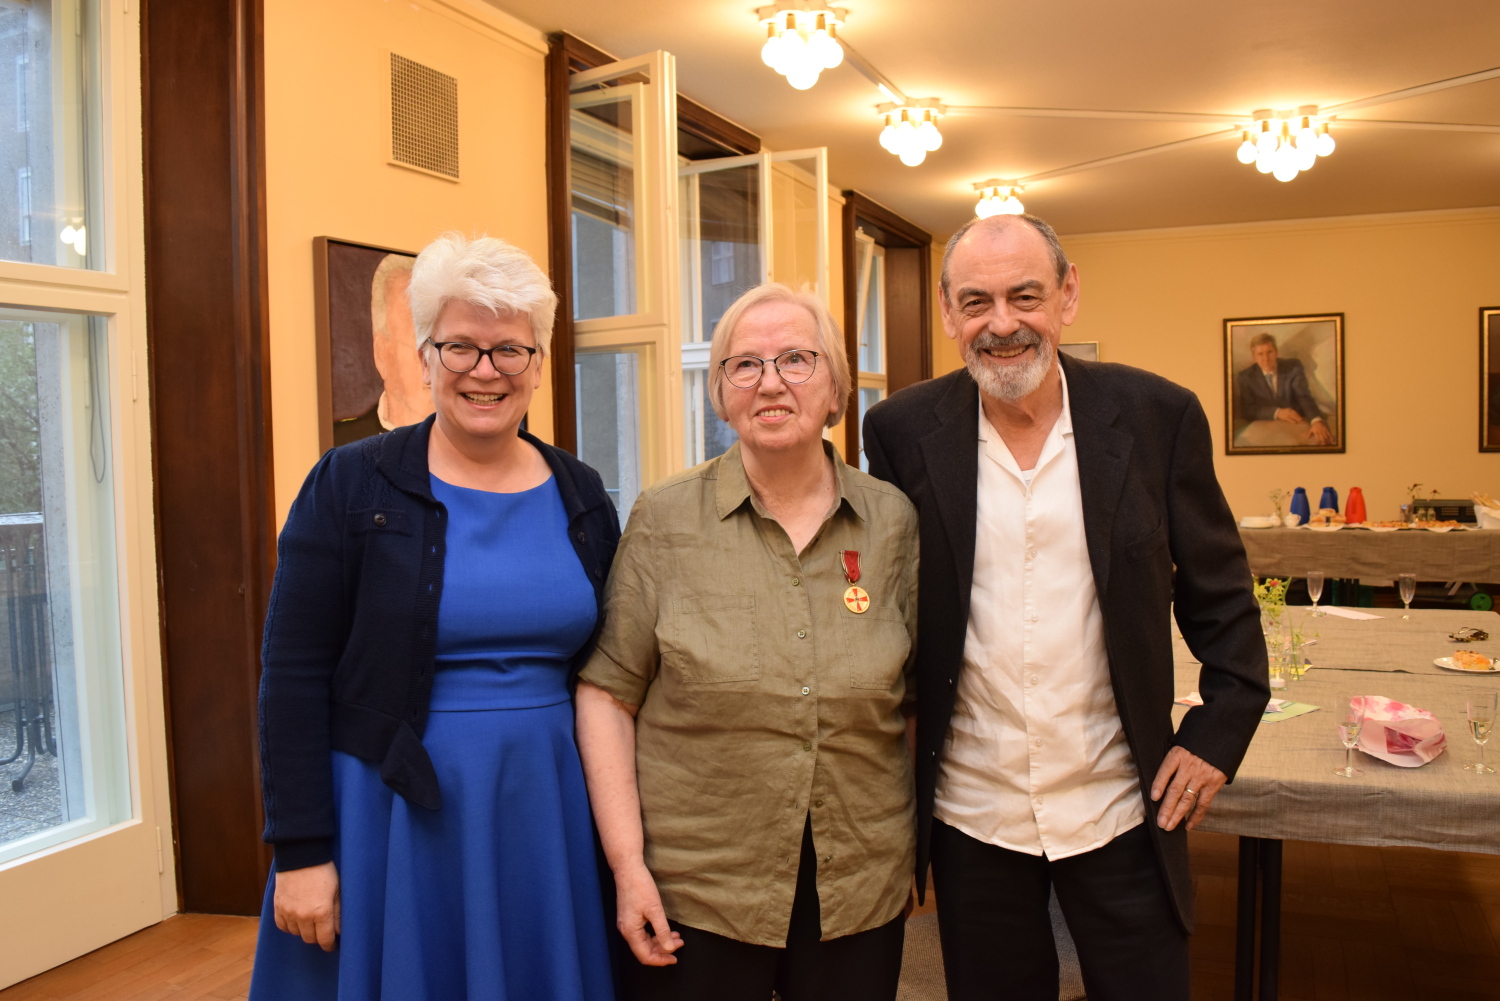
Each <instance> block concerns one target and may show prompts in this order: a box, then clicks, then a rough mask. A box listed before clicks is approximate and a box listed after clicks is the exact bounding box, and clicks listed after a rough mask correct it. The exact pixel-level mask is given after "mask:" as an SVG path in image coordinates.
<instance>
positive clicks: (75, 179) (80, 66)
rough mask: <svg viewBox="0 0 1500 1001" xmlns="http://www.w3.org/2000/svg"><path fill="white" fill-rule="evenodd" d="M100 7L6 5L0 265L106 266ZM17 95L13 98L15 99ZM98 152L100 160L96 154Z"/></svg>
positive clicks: (2, 23) (16, 1) (21, 0)
mask: <svg viewBox="0 0 1500 1001" xmlns="http://www.w3.org/2000/svg"><path fill="white" fill-rule="evenodd" d="M97 17H98V8H97V3H91V2H87V0H83V2H77V3H74V2H62V0H0V258H3V259H5V260H10V261H30V262H33V263H36V264H54V265H61V266H64V267H71V268H100V267H103V266H104V255H103V254H102V253H101V250H102V247H103V244H102V242H101V240H100V235H101V234H100V231H99V225H98V223H97V221H96V218H95V207H96V206H97V205H99V204H100V203H101V201H102V199H101V197H100V190H101V188H100V184H101V178H100V177H99V171H98V169H97V164H96V161H95V158H94V157H91V156H90V155H89V150H91V149H92V150H98V149H99V148H100V145H101V128H100V112H99V108H98V106H97V98H96V95H97V94H98V91H99V88H98V82H97V80H98V74H97V72H96V66H97V60H96V58H95V54H94V53H95V38H96V37H97ZM7 91H8V92H9V93H6V92H7ZM96 155H97V154H96Z"/></svg>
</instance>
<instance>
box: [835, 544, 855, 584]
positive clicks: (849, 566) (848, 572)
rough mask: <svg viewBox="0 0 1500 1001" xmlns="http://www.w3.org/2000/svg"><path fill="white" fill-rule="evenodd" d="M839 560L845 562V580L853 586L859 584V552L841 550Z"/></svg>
mask: <svg viewBox="0 0 1500 1001" xmlns="http://www.w3.org/2000/svg"><path fill="white" fill-rule="evenodd" d="M839 559H841V560H843V561H844V579H845V580H847V581H848V582H849V583H851V584H858V583H859V550H858V549H840V550H839Z"/></svg>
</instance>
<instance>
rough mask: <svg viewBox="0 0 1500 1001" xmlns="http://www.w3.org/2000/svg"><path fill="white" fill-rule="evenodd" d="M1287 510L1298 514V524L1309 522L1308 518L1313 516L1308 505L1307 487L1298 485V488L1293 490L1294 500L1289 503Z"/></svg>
mask: <svg viewBox="0 0 1500 1001" xmlns="http://www.w3.org/2000/svg"><path fill="white" fill-rule="evenodd" d="M1287 511H1288V513H1290V514H1295V515H1296V516H1297V524H1299V525H1306V524H1307V522H1308V519H1310V518H1311V517H1312V511H1311V510H1309V509H1308V506H1307V490H1306V489H1304V488H1303V487H1298V488H1297V489H1296V490H1293V491H1292V502H1291V504H1289V505H1287Z"/></svg>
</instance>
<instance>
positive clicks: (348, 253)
mask: <svg viewBox="0 0 1500 1001" xmlns="http://www.w3.org/2000/svg"><path fill="white" fill-rule="evenodd" d="M415 261H416V255H415V254H411V253H408V252H407V251H404V250H392V249H391V248H389V247H372V246H369V245H368V244H363V243H351V242H349V241H347V240H337V239H334V238H332V237H327V236H320V237H317V238H316V239H314V240H313V287H314V297H315V303H316V313H317V356H318V425H319V426H318V440H319V444H320V446H321V449H322V451H325V452H326V451H327V450H328V449H330V448H332V447H334V446H335V445H344V444H347V443H348V442H351V441H358V440H359V439H361V438H368V437H370V436H371V435H376V434H381V433H383V432H385V431H389V430H390V429H391V428H395V427H400V426H402V425H403V424H415V423H416V422H418V421H420V420H423V419H425V418H426V417H427V415H428V414H430V413H432V396H431V394H430V393H429V392H428V391H427V389H426V387H425V386H423V385H422V366H421V362H420V361H419V359H418V356H417V343H416V327H415V326H414V324H413V323H412V318H411V302H410V300H409V299H408V297H407V286H408V285H409V283H410V281H411V266H412V264H413V262H415Z"/></svg>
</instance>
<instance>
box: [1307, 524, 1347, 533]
mask: <svg viewBox="0 0 1500 1001" xmlns="http://www.w3.org/2000/svg"><path fill="white" fill-rule="evenodd" d="M1307 527H1308V528H1309V529H1311V530H1312V531H1314V532H1337V531H1338V530H1339V529H1341V528H1343V527H1344V526H1343V525H1308V526H1307Z"/></svg>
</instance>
